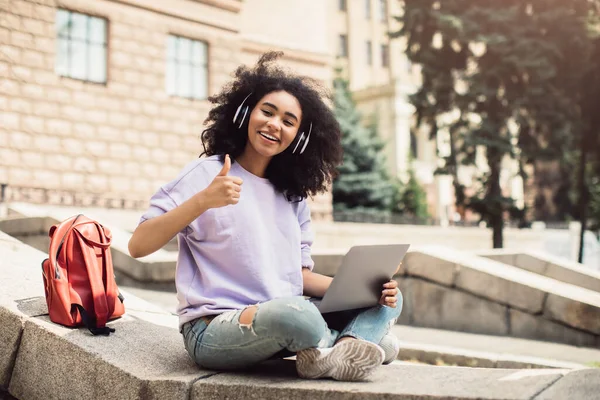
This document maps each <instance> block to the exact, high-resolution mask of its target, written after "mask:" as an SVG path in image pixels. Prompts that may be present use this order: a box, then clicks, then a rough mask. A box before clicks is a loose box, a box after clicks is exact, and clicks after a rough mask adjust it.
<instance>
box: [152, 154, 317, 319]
mask: <svg viewBox="0 0 600 400" xmlns="http://www.w3.org/2000/svg"><path fill="white" fill-rule="evenodd" d="M222 168H223V163H222V162H220V161H219V159H218V157H217V156H212V157H208V158H203V159H198V160H196V161H194V162H192V163H190V164H188V165H187V166H186V167H185V168H184V169H183V171H182V172H181V173H180V175H179V176H178V177H177V178H176V179H175V180H173V181H171V182H169V183H167V184H166V185H164V186H162V187H161V188H160V189H159V190H158V191H157V192H156V193H155V194H154V196H152V198H151V200H150V208H149V209H148V211H146V213H145V214H144V215H143V216H142V218H141V220H140V223H143V222H144V221H146V220H148V219H150V218H153V217H156V216H159V215H161V214H163V213H166V212H167V211H169V210H172V209H173V208H175V207H177V206H179V205H181V204H182V203H183V202H185V201H186V200H188V199H189V198H190V197H192V196H193V195H194V194H196V193H198V192H199V191H201V190H203V189H205V188H206V187H207V186H208V185H209V184H210V183H211V182H212V180H213V179H214V178H215V176H217V174H218V173H219V171H221V169H222ZM229 175H231V176H238V177H240V178H242V179H243V181H244V183H243V184H242V191H241V196H240V201H239V202H238V204H236V205H229V206H225V207H221V208H213V209H210V210H208V211H206V212H204V213H203V214H202V215H201V216H200V217H198V218H197V219H196V220H194V221H193V222H192V223H191V224H190V225H188V226H187V227H186V228H185V229H183V230H182V231H181V232H179V234H178V235H177V239H178V243H179V256H178V259H177V270H176V275H175V284H176V287H177V299H178V302H179V305H178V307H177V314H178V315H179V325H180V326H181V325H183V324H184V323H186V322H188V321H191V320H194V319H196V318H198V317H201V316H204V315H211V314H219V313H222V312H224V311H228V310H237V309H242V308H244V307H246V306H248V305H253V304H257V303H260V302H265V301H268V300H271V299H274V298H278V297H285V296H300V295H302V267H307V268H310V269H312V268H313V265H314V263H313V261H312V259H311V256H310V246H311V245H312V241H313V236H312V232H311V230H310V210H309V208H308V205H307V204H306V200H302V201H301V202H299V203H291V202H289V201H288V200H287V199H286V198H285V197H284V196H283V194H281V193H279V192H277V191H276V190H275V188H274V187H273V185H271V183H270V182H269V181H268V180H267V179H263V178H259V177H257V176H256V175H253V174H251V173H250V172H248V171H246V170H245V169H244V168H242V167H241V166H240V165H239V164H238V163H234V164H233V165H232V166H231V170H230V171H229Z"/></svg>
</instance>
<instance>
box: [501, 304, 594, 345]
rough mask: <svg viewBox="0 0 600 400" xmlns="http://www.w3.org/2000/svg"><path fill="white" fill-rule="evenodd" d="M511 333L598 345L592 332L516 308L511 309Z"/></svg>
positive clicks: (553, 340)
mask: <svg viewBox="0 0 600 400" xmlns="http://www.w3.org/2000/svg"><path fill="white" fill-rule="evenodd" d="M510 335H511V336H516V337H521V338H526V339H535V340H548V341H551V342H558V343H566V344H571V345H574V346H589V347H594V346H595V345H596V336H594V335H592V334H590V333H585V332H582V331H580V330H576V329H573V328H569V327H567V326H565V325H561V324H557V323H556V322H552V321H549V320H547V319H546V318H544V316H543V315H531V314H528V313H524V312H521V311H519V310H514V309H511V310H510Z"/></svg>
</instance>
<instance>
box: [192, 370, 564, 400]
mask: <svg viewBox="0 0 600 400" xmlns="http://www.w3.org/2000/svg"><path fill="white" fill-rule="evenodd" d="M567 373H568V371H564V370H562V371H561V370H535V371H534V372H532V371H527V370H520V371H514V370H513V371H510V370H498V369H495V370H494V369H477V368H462V367H432V366H418V365H392V366H387V367H382V368H380V369H379V370H378V371H377V372H376V373H375V375H374V376H373V378H372V381H371V382H367V383H348V382H335V381H328V380H322V381H317V382H315V381H303V380H299V379H297V378H295V371H294V365H293V362H287V363H282V362H273V363H265V364H264V365H262V366H260V367H259V368H256V369H255V370H253V371H252V372H246V373H229V374H218V375H215V376H212V377H209V378H207V379H203V380H202V381H201V382H197V383H195V384H194V386H193V388H192V396H191V399H194V400H195V399H198V400H199V399H203V400H213V399H214V400H216V399H224V398H226V399H251V398H252V399H288V400H304V399H314V400H337V399H340V400H342V399H343V400H347V399H353V400H354V399H357V400H358V399H361V400H380V399H399V400H400V399H523V400H525V399H527V400H529V399H532V398H534V396H535V395H536V394H537V393H539V392H542V391H543V390H544V389H546V388H547V387H548V386H551V385H552V384H554V383H555V382H556V381H559V380H560V379H561V378H562V376H563V374H567Z"/></svg>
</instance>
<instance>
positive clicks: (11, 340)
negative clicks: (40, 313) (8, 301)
mask: <svg viewBox="0 0 600 400" xmlns="http://www.w3.org/2000/svg"><path fill="white" fill-rule="evenodd" d="M0 322H1V323H0V389H3V390H7V389H8V384H9V383H10V377H11V375H12V370H13V366H14V365H15V359H16V357H17V350H18V349H19V342H20V341H21V333H22V332H23V325H24V318H23V316H20V315H18V313H15V312H13V311H11V310H9V309H8V308H6V307H1V306H0Z"/></svg>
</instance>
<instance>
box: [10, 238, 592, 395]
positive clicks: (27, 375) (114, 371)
mask: <svg viewBox="0 0 600 400" xmlns="http://www.w3.org/2000/svg"><path fill="white" fill-rule="evenodd" d="M0 251H1V253H2V258H0V390H4V391H8V392H9V393H10V394H11V395H12V396H15V397H16V398H17V399H32V400H36V399H67V398H68V399H79V398H89V399H106V398H115V399H192V400H194V399H203V400H206V399H225V398H229V399H249V398H255V399H265V400H271V399H273V400H275V399H281V398H287V399H292V400H293V399H328V400H337V399H340V400H341V399H344V400H345V399H358V398H360V399H367V400H368V399H382V398H385V399H432V398H439V399H473V398H478V399H515V400H516V399H528V400H529V399H536V400H541V399H565V398H569V399H589V398H593V397H592V396H594V395H596V394H597V391H598V389H600V384H599V381H600V380H599V378H600V371H599V370H596V369H575V370H571V369H536V370H509V369H485V368H463V367H434V366H424V365H408V364H407V365H402V364H393V365H389V366H382V367H381V368H380V369H379V370H378V371H377V372H376V373H375V375H374V376H373V378H372V379H371V381H369V382H365V383H347V382H335V381H330V380H319V381H307V380H301V379H299V378H297V376H296V374H295V368H294V363H293V361H290V360H281V361H273V362H268V363H264V364H263V365H261V366H259V367H256V368H253V369H251V370H248V371H243V372H237V373H222V372H216V371H209V370H203V369H200V368H198V367H197V366H196V365H194V364H193V363H192V362H191V360H190V359H189V357H188V356H187V354H186V353H185V350H184V348H183V341H182V339H181V337H180V334H179V333H178V332H177V329H176V324H177V321H176V320H175V317H174V316H172V315H170V314H169V313H166V312H164V311H162V310H160V309H158V308H157V307H154V306H152V305H150V304H148V303H146V302H144V301H141V300H139V299H136V298H135V296H132V295H130V294H127V293H125V296H126V303H125V304H126V307H127V314H126V315H125V316H124V317H122V318H120V319H119V320H116V321H113V322H111V323H110V325H111V326H112V327H114V328H115V329H116V332H115V333H114V334H113V335H111V336H109V337H93V336H91V335H90V334H89V333H88V332H87V331H86V330H84V329H69V328H65V327H62V326H59V325H56V324H53V323H51V322H50V321H49V320H48V316H47V314H46V312H47V310H46V309H45V301H44V298H43V288H42V283H41V272H40V267H39V266H40V262H41V261H42V260H43V259H44V258H45V257H46V255H45V254H44V253H43V252H41V251H38V250H35V249H33V248H31V247H30V246H27V245H25V244H23V243H21V242H19V241H17V240H16V239H14V238H11V237H9V236H8V235H6V234H3V233H0Z"/></svg>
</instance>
